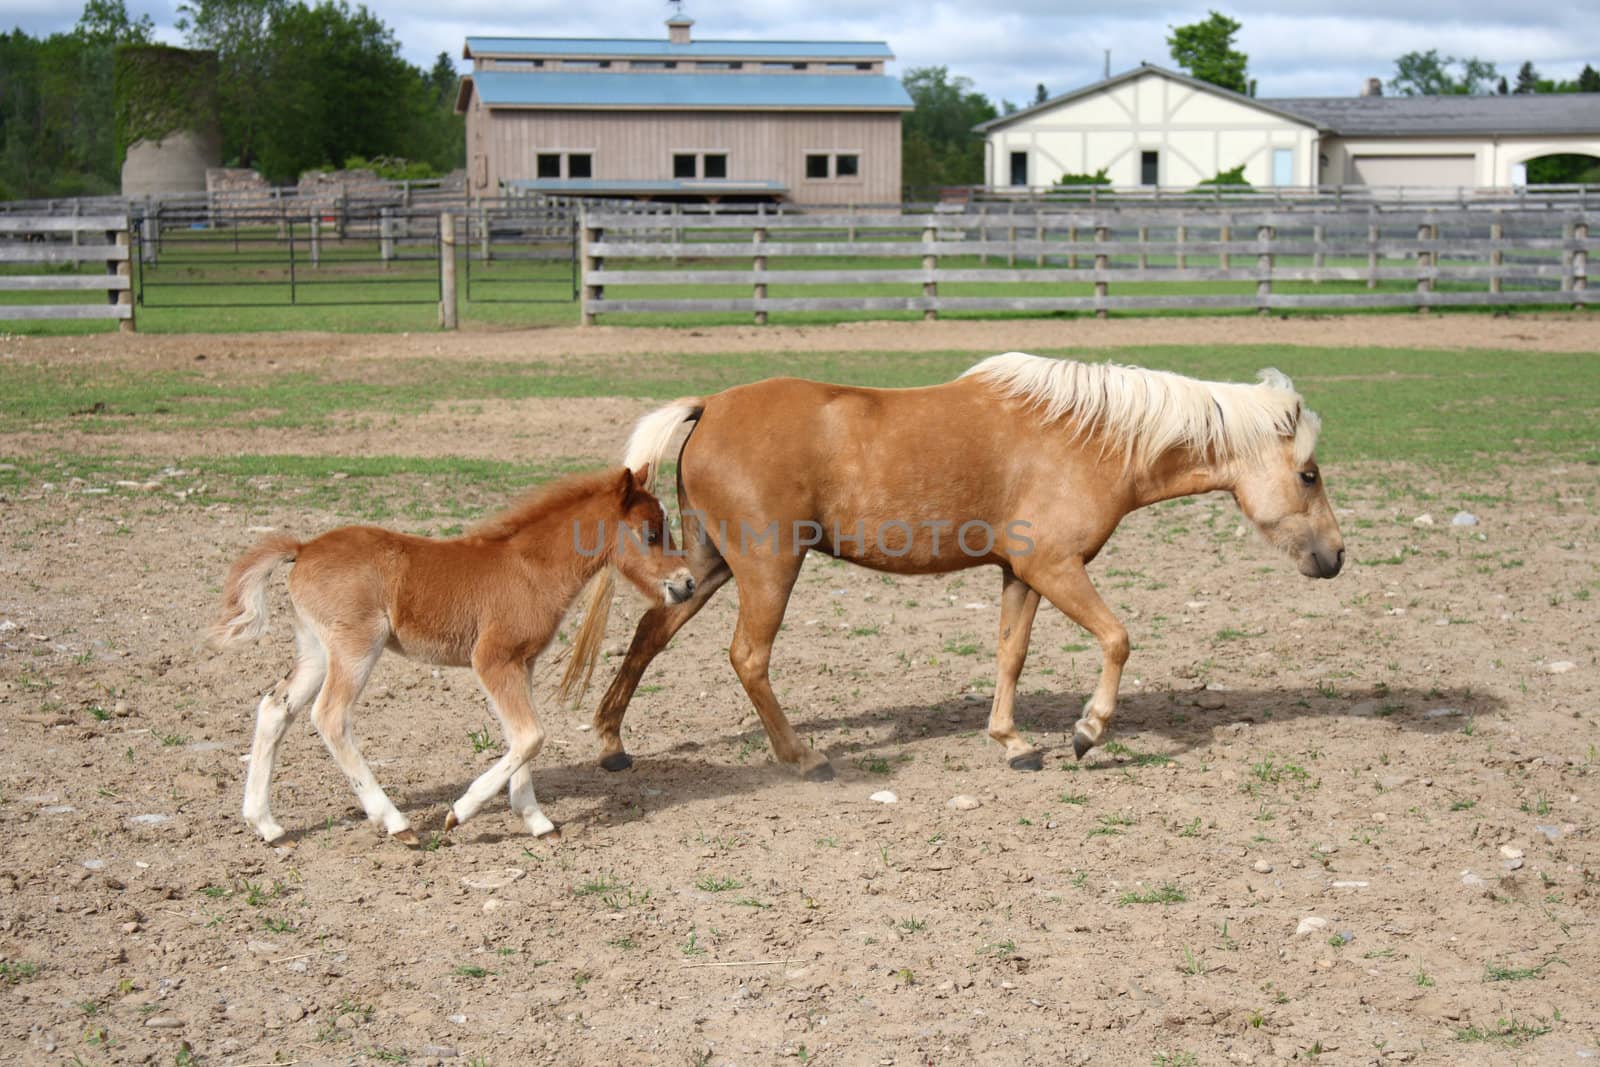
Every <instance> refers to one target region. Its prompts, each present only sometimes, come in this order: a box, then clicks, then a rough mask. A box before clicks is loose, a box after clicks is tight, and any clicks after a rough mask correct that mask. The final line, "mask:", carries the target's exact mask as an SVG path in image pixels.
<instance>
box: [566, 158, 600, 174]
mask: <svg viewBox="0 0 1600 1067" xmlns="http://www.w3.org/2000/svg"><path fill="white" fill-rule="evenodd" d="M567 177H569V178H592V177H594V157H593V156H591V155H590V154H589V153H588V152H574V153H572V154H571V155H569V156H568V157H567Z"/></svg>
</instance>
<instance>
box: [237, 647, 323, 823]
mask: <svg viewBox="0 0 1600 1067" xmlns="http://www.w3.org/2000/svg"><path fill="white" fill-rule="evenodd" d="M294 637H295V642H294V643H295V663H294V670H293V671H291V672H290V674H289V677H288V678H286V679H285V680H284V681H282V682H279V683H278V684H277V685H276V686H274V687H273V689H272V692H270V693H268V694H267V695H266V696H264V697H262V698H261V703H260V705H259V706H257V708H256V731H255V740H254V741H252V742H251V745H250V770H249V773H248V774H246V775H245V782H244V811H243V814H244V819H245V822H247V823H249V824H250V825H251V826H253V827H255V829H256V832H257V833H259V834H260V835H261V836H262V838H264V839H265V840H267V841H269V842H270V841H276V840H277V839H278V838H280V837H282V836H283V827H282V826H279V825H278V822H277V820H276V819H274V818H273V817H272V808H271V803H270V800H269V793H270V792H271V788H272V772H273V769H274V767H275V766H276V765H277V761H278V746H279V745H281V744H282V743H283V735H284V733H285V732H286V731H287V730H288V727H289V724H290V723H291V722H293V721H294V717H295V716H296V715H298V714H299V713H300V712H301V711H302V710H304V708H305V707H306V705H307V704H309V703H311V701H312V700H313V699H314V698H315V697H316V695H317V691H318V690H320V689H321V688H322V680H323V678H324V677H325V676H326V674H327V669H328V664H327V653H326V651H325V650H324V649H323V647H322V642H321V641H319V640H318V639H317V635H316V634H315V633H314V632H312V630H311V628H310V627H308V626H306V625H305V624H304V623H302V622H301V621H300V620H299V619H298V618H297V619H296V620H295V629H294Z"/></svg>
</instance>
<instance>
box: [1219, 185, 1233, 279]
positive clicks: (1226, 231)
mask: <svg viewBox="0 0 1600 1067" xmlns="http://www.w3.org/2000/svg"><path fill="white" fill-rule="evenodd" d="M1217 188H1218V189H1221V188H1222V186H1220V185H1219V186H1217ZM1218 195H1221V194H1218ZM1217 239H1218V240H1219V241H1221V242H1222V243H1223V244H1227V243H1228V242H1229V241H1231V240H1233V227H1232V226H1223V227H1221V228H1220V229H1218V230H1217ZM1217 263H1218V265H1220V266H1221V267H1222V269H1223V270H1227V269H1228V266H1229V257H1228V250H1227V249H1223V250H1222V251H1221V252H1219V253H1217Z"/></svg>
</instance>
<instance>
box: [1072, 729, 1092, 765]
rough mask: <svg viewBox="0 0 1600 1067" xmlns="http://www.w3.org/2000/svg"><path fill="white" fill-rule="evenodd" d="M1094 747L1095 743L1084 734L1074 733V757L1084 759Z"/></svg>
mask: <svg viewBox="0 0 1600 1067" xmlns="http://www.w3.org/2000/svg"><path fill="white" fill-rule="evenodd" d="M1093 747H1094V742H1093V741H1091V740H1089V739H1088V738H1087V737H1085V736H1084V735H1083V734H1080V733H1077V732H1076V731H1074V732H1073V735H1072V754H1073V755H1074V756H1076V757H1078V758H1079V759H1083V757H1084V755H1085V754H1086V753H1087V752H1088V751H1089V750H1090V749H1091V748H1093Z"/></svg>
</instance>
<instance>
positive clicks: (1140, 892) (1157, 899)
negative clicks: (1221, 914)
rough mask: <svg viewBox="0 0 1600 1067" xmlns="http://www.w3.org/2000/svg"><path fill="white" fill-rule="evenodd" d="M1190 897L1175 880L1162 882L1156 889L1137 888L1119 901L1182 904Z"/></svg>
mask: <svg viewBox="0 0 1600 1067" xmlns="http://www.w3.org/2000/svg"><path fill="white" fill-rule="evenodd" d="M1188 899H1189V894H1188V893H1185V892H1184V891H1183V887H1182V886H1179V885H1177V884H1176V883H1174V882H1162V883H1161V884H1160V885H1159V886H1157V887H1155V888H1154V889H1135V890H1131V891H1129V892H1127V893H1124V894H1122V896H1121V897H1120V898H1118V900H1117V903H1118V904H1122V905H1128V904H1182V903H1183V902H1184V901H1186V900H1188Z"/></svg>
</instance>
